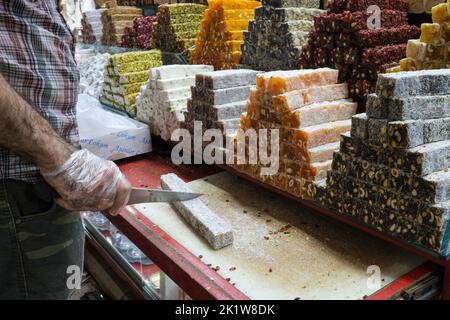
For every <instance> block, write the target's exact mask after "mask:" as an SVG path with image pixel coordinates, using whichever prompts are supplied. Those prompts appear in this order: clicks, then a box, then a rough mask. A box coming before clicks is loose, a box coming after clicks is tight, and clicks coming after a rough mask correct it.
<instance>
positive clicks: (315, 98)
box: [272, 83, 348, 112]
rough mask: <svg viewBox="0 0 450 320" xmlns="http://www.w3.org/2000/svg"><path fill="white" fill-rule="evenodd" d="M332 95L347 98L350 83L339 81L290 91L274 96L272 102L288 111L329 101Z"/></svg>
mask: <svg viewBox="0 0 450 320" xmlns="http://www.w3.org/2000/svg"><path fill="white" fill-rule="evenodd" d="M330 97H332V99H334V100H341V99H347V98H348V85H347V84H346V83H339V84H332V85H326V86H318V87H312V88H309V89H303V90H296V91H290V92H287V93H284V94H281V95H278V96H274V97H273V98H272V103H273V106H274V108H275V110H276V111H278V112H288V111H292V110H295V109H298V108H301V107H303V106H305V105H309V104H313V103H319V102H324V101H328V100H330Z"/></svg>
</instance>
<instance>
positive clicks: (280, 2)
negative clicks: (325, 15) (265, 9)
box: [262, 0, 320, 8]
mask: <svg viewBox="0 0 450 320" xmlns="http://www.w3.org/2000/svg"><path fill="white" fill-rule="evenodd" d="M262 4H263V5H264V6H272V7H275V8H290V7H306V8H320V0H262Z"/></svg>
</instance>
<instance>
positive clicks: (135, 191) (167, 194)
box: [128, 188, 201, 205]
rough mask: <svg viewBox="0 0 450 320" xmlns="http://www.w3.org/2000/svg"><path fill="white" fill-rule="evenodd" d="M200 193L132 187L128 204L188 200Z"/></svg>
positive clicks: (198, 195)
mask: <svg viewBox="0 0 450 320" xmlns="http://www.w3.org/2000/svg"><path fill="white" fill-rule="evenodd" d="M200 196H201V194H200V193H192V192H177V191H169V190H158V189H141V188H132V189H131V194H130V200H128V205H132V204H139V203H148V202H175V201H187V200H192V199H196V198H198V197H200Z"/></svg>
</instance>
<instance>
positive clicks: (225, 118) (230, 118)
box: [185, 69, 258, 144]
mask: <svg viewBox="0 0 450 320" xmlns="http://www.w3.org/2000/svg"><path fill="white" fill-rule="evenodd" d="M257 74H258V71H254V70H247V69H234V70H219V71H212V72H202V73H198V74H197V75H196V76H195V86H193V87H192V88H191V90H192V98H191V99H189V100H188V109H187V112H186V113H185V118H186V122H185V127H186V128H187V129H188V130H189V131H190V132H191V133H192V134H193V133H194V129H195V126H194V125H195V123H194V122H195V121H196V122H200V123H201V126H202V129H203V130H205V129H219V130H220V131H221V132H222V133H223V134H224V136H225V135H233V134H235V133H236V131H237V129H238V128H239V122H240V120H239V119H240V116H241V114H242V112H244V111H245V108H246V101H247V99H248V96H249V93H250V90H251V89H252V88H254V86H255V84H256V75H257ZM205 144H207V143H205Z"/></svg>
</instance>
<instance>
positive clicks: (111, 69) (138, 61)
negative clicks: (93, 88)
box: [100, 50, 162, 117]
mask: <svg viewBox="0 0 450 320" xmlns="http://www.w3.org/2000/svg"><path fill="white" fill-rule="evenodd" d="M161 65H162V55H161V51H159V50H150V51H136V52H127V53H119V54H114V55H111V56H110V57H109V61H108V64H107V65H106V67H105V71H106V73H105V78H104V82H103V88H102V93H101V96H100V101H101V102H102V103H104V104H106V105H108V106H110V107H112V108H116V109H118V110H121V111H125V112H127V113H128V114H129V115H131V116H133V117H135V116H136V98H137V96H138V95H139V93H140V90H141V87H142V86H144V85H145V84H146V83H147V81H148V71H149V70H150V69H151V68H155V67H158V66H161Z"/></svg>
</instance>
